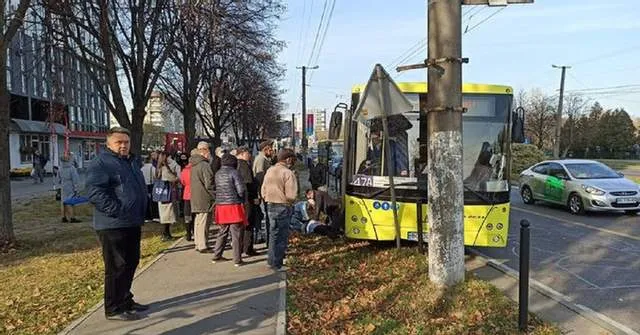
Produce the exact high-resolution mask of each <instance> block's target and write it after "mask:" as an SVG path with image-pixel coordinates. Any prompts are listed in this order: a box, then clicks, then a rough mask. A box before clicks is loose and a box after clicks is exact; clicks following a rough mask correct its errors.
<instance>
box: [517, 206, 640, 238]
mask: <svg viewBox="0 0 640 335" xmlns="http://www.w3.org/2000/svg"><path fill="white" fill-rule="evenodd" d="M511 209H514V210H517V211H520V212H524V213H528V214H532V215H537V216H541V217H544V218H547V219H552V220H556V221H560V222H564V223H568V224H572V225H574V226H580V227H584V228H589V229H593V230H597V231H601V232H603V233H607V234H612V235H616V236H621V237H626V238H629V239H632V240H636V241H640V237H638V236H633V235H629V234H625V233H621V232H617V231H613V230H609V229H604V228H600V227H595V226H591V225H588V224H585V223H581V222H577V221H571V220H566V219H563V218H559V217H557V216H552V215H548V214H544V213H539V212H536V211H532V210H529V209H524V208H520V207H516V206H512V207H511Z"/></svg>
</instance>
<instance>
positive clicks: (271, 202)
mask: <svg viewBox="0 0 640 335" xmlns="http://www.w3.org/2000/svg"><path fill="white" fill-rule="evenodd" d="M295 162H296V155H295V153H294V152H293V150H291V149H282V150H281V151H280V152H279V153H278V163H276V165H274V166H273V167H271V168H270V169H269V170H267V173H266V174H265V176H264V182H263V183H262V188H261V194H262V197H263V198H264V200H265V202H266V203H267V205H268V206H267V209H268V213H269V229H270V234H269V257H268V259H267V263H268V264H269V266H270V267H271V268H272V269H273V270H276V271H277V270H280V269H281V268H282V265H283V264H284V256H285V252H286V250H287V244H288V239H289V225H290V224H291V216H292V212H293V204H294V202H295V201H296V198H297V197H298V180H297V178H296V175H295V173H294V172H293V171H292V170H291V168H293V165H294V164H295Z"/></svg>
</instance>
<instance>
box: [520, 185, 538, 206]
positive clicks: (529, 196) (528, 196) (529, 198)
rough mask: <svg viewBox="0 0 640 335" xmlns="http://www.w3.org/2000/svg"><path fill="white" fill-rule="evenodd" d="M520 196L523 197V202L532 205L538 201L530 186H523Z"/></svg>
mask: <svg viewBox="0 0 640 335" xmlns="http://www.w3.org/2000/svg"><path fill="white" fill-rule="evenodd" d="M520 196H521V197H522V202H524V203H525V204H527V205H532V204H534V203H535V202H536V201H535V199H533V193H532V192H531V189H530V188H529V186H522V190H521V191H520Z"/></svg>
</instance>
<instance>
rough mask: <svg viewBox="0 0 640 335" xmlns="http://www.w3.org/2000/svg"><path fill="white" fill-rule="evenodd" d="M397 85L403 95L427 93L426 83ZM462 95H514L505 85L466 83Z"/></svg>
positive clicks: (353, 90)
mask: <svg viewBox="0 0 640 335" xmlns="http://www.w3.org/2000/svg"><path fill="white" fill-rule="evenodd" d="M396 85H398V88H399V89H400V91H402V92H403V93H427V83H426V82H406V83H396ZM364 87H365V84H358V85H354V86H353V87H352V88H351V93H360V92H362V91H364ZM462 93H477V94H513V89H512V88H511V86H504V85H491V84H474V83H464V84H462Z"/></svg>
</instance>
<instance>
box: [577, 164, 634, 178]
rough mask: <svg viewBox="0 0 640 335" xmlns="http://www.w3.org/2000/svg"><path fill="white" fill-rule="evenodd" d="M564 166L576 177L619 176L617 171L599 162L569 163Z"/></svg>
mask: <svg viewBox="0 0 640 335" xmlns="http://www.w3.org/2000/svg"><path fill="white" fill-rule="evenodd" d="M565 166H566V167H567V170H569V173H570V174H571V175H572V176H573V177H574V178H576V179H603V178H621V177H620V175H618V173H616V172H615V171H613V170H612V169H611V168H609V167H608V166H606V165H604V164H600V163H570V164H565Z"/></svg>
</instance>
